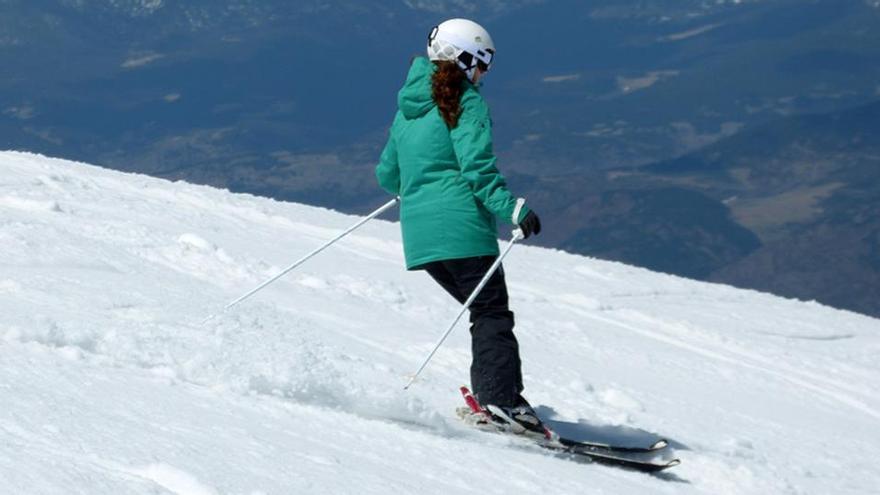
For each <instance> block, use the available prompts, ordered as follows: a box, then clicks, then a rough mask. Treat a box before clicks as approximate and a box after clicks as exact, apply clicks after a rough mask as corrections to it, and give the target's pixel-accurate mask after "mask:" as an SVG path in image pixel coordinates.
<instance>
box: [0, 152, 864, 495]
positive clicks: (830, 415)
mask: <svg viewBox="0 0 880 495" xmlns="http://www.w3.org/2000/svg"><path fill="white" fill-rule="evenodd" d="M0 172H2V173H0V252H2V253H3V256H2V258H0V397H3V401H2V406H0V493H65V494H66V493H90V494H92V493H95V494H100V493H108V494H116V493H173V494H226V493H245V494H251V495H262V494H274V493H317V492H321V493H388V492H389V491H395V492H402V493H413V492H420V493H424V494H431V493H504V494H509V493H511V492H521V493H537V492H538V491H541V492H546V493H577V494H584V493H707V494H728V493H729V494H738V493H748V494H752V493H759V494H762V493H767V494H777V493H785V494H805V493H846V494H849V493H852V494H862V493H875V489H876V486H880V473H878V472H877V470H876V468H875V467H874V466H873V462H872V460H873V458H874V457H875V456H876V455H877V454H878V450H880V447H878V445H880V433H878V432H880V421H878V419H880V412H878V411H880V385H878V384H880V369H878V368H880V365H878V362H877V360H876V356H877V355H878V351H880V322H878V320H875V319H871V318H868V317H864V316H860V315H856V314H853V313H848V312H845V311H837V310H833V309H830V308H826V307H823V306H821V305H818V304H815V303H803V302H798V301H789V300H784V299H780V298H776V297H772V296H769V295H765V294H760V293H756V292H753V291H743V290H737V289H733V288H730V287H725V286H720V285H713V284H706V283H700V282H693V281H689V280H685V279H681V278H677V277H672V276H668V275H662V274H655V273H651V272H649V271H647V270H642V269H639V268H635V267H629V266H626V265H622V264H619V263H611V262H604V261H599V260H592V259H588V258H584V257H580V256H573V255H569V254H565V253H562V252H559V251H554V250H547V249H538V248H532V247H528V246H517V247H515V248H514V250H513V252H512V253H511V256H510V258H509V259H508V260H507V261H506V262H505V270H506V271H507V273H508V282H509V284H510V292H511V301H512V306H513V310H514V311H515V312H516V314H517V328H518V329H517V335H518V338H519V341H520V346H521V351H522V353H523V362H524V373H525V376H524V378H525V382H526V387H527V390H526V395H527V396H528V397H529V398H530V400H531V401H532V402H533V403H534V404H536V405H539V406H540V408H539V409H540V410H541V411H543V412H544V413H546V414H547V415H548V416H550V417H552V418H553V419H554V420H555V421H557V422H560V423H559V424H560V425H566V428H569V429H571V430H572V431H575V432H578V431H580V432H589V434H592V435H605V436H607V437H609V438H612V439H613V438H615V437H616V438H621V439H622V438H624V437H627V436H628V437H632V436H633V435H635V436H636V437H645V438H648V437H650V433H649V432H659V433H661V434H663V435H666V436H668V438H669V439H670V440H671V442H672V444H673V446H675V447H677V448H678V452H677V455H678V456H680V457H681V458H682V460H683V464H682V465H681V466H679V467H677V468H675V469H673V470H671V471H669V472H668V474H664V475H661V476H647V475H642V474H638V473H631V472H626V471H621V470H615V469H610V468H606V467H601V466H591V465H584V464H578V463H574V462H570V461H565V460H560V459H557V458H554V457H553V456H550V455H547V454H544V453H541V452H537V451H536V450H535V449H532V448H520V447H517V446H516V442H515V441H512V440H510V439H507V438H504V437H501V436H494V435H488V434H484V433H480V432H475V431H472V430H470V429H468V428H466V427H464V426H463V425H461V424H460V423H459V422H458V421H457V419H455V415H454V408H455V407H458V406H460V405H461V404H460V402H461V401H460V399H459V397H458V394H457V387H458V385H461V384H464V383H466V381H467V376H468V366H469V364H470V348H469V340H468V332H467V325H466V324H465V323H462V324H460V325H459V327H458V328H457V329H456V331H455V332H454V333H453V334H452V336H451V337H450V339H449V340H448V341H447V343H446V344H445V345H444V347H443V348H442V349H441V350H440V352H438V353H437V355H436V356H435V358H434V360H433V361H432V362H431V364H430V365H429V367H428V368H427V369H426V370H425V372H424V375H423V377H422V378H421V379H420V380H419V381H418V382H417V383H416V385H415V386H414V387H413V388H412V389H411V390H410V391H409V392H404V391H403V390H402V387H403V385H404V384H405V383H406V379H407V376H408V374H410V373H412V372H413V371H414V370H415V368H416V367H417V366H418V364H419V363H420V361H421V360H422V359H423V358H424V356H425V355H426V354H427V353H428V351H429V350H430V348H431V347H432V346H433V345H434V343H435V342H436V339H437V337H439V333H440V332H442V331H443V330H444V328H445V325H447V324H448V323H449V322H450V321H451V319H452V318H453V317H454V315H455V313H456V311H457V308H456V307H455V305H454V304H453V302H452V301H451V299H450V298H448V296H446V295H445V294H444V293H443V292H442V290H440V289H438V288H437V287H436V286H435V285H434V284H433V282H431V281H430V279H429V278H428V277H426V276H424V274H421V273H408V272H406V271H405V270H404V269H403V259H402V252H401V245H400V240H399V232H398V226H397V225H396V224H390V223H388V222H382V221H374V222H370V223H368V224H367V225H365V226H364V227H363V228H362V229H361V230H358V231H357V232H355V233H354V234H352V235H351V236H349V237H347V238H345V239H343V240H342V241H340V242H339V243H338V245H335V246H333V247H332V248H330V249H328V250H327V251H325V252H323V253H321V254H319V255H318V256H316V257H315V258H314V259H313V260H310V261H309V262H307V263H306V264H305V265H303V266H301V267H300V268H298V269H297V270H295V271H294V272H291V273H290V274H288V275H287V276H285V277H284V278H282V279H281V280H279V281H277V282H276V283H275V284H273V285H272V286H270V287H269V288H267V289H265V290H264V291H263V292H260V293H258V294H257V295H255V296H254V297H252V298H251V299H249V300H248V301H245V302H243V303H241V304H240V305H239V306H237V307H235V308H233V309H232V310H229V311H226V312H222V311H220V310H221V309H222V307H223V306H224V305H225V304H226V303H228V302H229V301H230V300H232V299H234V298H235V297H237V296H239V295H241V294H242V293H244V292H245V291H247V290H249V289H251V288H253V287H254V286H256V285H257V284H259V283H260V282H262V281H263V280H265V279H267V278H269V277H271V276H273V275H274V274H276V273H278V272H279V271H280V270H282V269H283V268H284V267H285V266H286V265H287V263H290V262H291V261H293V260H294V259H296V258H298V257H299V256H301V255H302V254H304V253H306V252H308V251H310V250H311V249H314V248H315V247H316V246H318V245H320V244H321V243H323V242H325V241H326V240H328V239H330V238H332V237H334V236H335V235H337V234H338V233H339V232H340V231H341V230H343V229H345V228H346V227H348V226H350V225H351V224H353V223H354V222H355V221H356V220H357V219H356V218H355V217H349V216H344V215H340V214H337V213H334V212H331V211H328V210H324V209H320V208H311V207H307V206H302V205H295V204H289V203H282V202H278V201H273V200H269V199H265V198H257V197H253V196H249V195H232V194H229V193H227V192H225V191H219V190H215V189H211V188H208V187H200V186H192V185H188V184H185V183H170V182H167V181H162V180H158V179H153V178H149V177H144V176H139V175H132V174H122V173H118V172H112V171H107V170H103V169H100V168H96V167H91V166H88V165H84V164H76V163H73V162H67V161H63V160H54V159H47V158H44V157H40V156H37V155H30V154H24V153H12V152H5V153H0ZM211 314H217V317H216V318H215V319H213V320H211V321H209V322H208V323H206V324H204V325H203V324H201V321H202V320H203V319H204V318H205V317H207V316H209V315H211ZM641 429H643V430H647V432H648V433H646V432H645V431H642V430H641ZM819 452H821V453H822V455H818V454H817V453H819Z"/></svg>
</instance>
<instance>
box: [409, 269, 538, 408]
mask: <svg viewBox="0 0 880 495" xmlns="http://www.w3.org/2000/svg"><path fill="white" fill-rule="evenodd" d="M495 258H496V257H495V256H478V257H473V258H462V259H454V260H443V261H434V262H431V263H428V264H426V265H424V266H423V268H424V269H425V270H426V271H427V272H428V274H429V275H431V277H432V278H433V279H434V280H436V281H437V282H438V283H439V284H440V285H441V286H442V287H443V288H444V289H445V290H446V292H448V293H449V294H450V295H451V296H452V297H454V298H455V300H456V301H458V302H459V303H461V304H464V302H465V301H466V300H467V298H468V297H470V295H471V293H472V292H473V291H474V289H476V287H477V285H478V284H479V283H480V280H482V279H483V276H484V275H486V272H487V271H488V270H489V267H490V266H491V265H492V263H494V262H495ZM470 313H471V314H470V321H471V352H472V356H473V361H472V362H471V387H473V392H474V393H475V394H476V396H477V400H479V401H480V403H482V404H495V405H499V406H513V405H515V404H517V403H518V402H519V397H520V393H521V392H522V390H523V385H522V371H521V363H520V358H519V345H518V344H517V341H516V337H515V336H514V335H513V313H512V312H511V311H510V310H509V309H508V305H507V284H505V282H504V271H503V269H502V267H500V266H499V267H498V270H496V271H495V273H494V274H493V275H492V277H490V278H489V281H488V283H487V284H486V286H485V287H483V290H482V291H480V294H479V295H478V296H477V298H476V299H474V302H473V303H472V304H471V307H470Z"/></svg>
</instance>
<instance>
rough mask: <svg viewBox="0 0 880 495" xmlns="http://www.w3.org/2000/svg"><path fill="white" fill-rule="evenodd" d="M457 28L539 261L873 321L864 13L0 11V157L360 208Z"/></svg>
mask: <svg viewBox="0 0 880 495" xmlns="http://www.w3.org/2000/svg"><path fill="white" fill-rule="evenodd" d="M455 15H463V16H469V17H473V18H476V19H478V20H480V21H481V22H483V23H484V24H485V25H486V26H487V27H488V28H489V30H490V32H492V34H493V37H494V38H495V41H496V44H497V45H498V50H499V51H498V53H499V56H498V60H497V62H496V64H495V67H493V69H492V72H491V73H490V74H489V76H488V77H487V78H486V80H485V84H484V86H483V88H482V92H483V94H484V96H485V97H486V99H487V101H488V102H489V104H490V106H491V108H492V112H493V117H494V132H495V138H496V140H495V145H496V151H497V153H498V155H499V158H500V161H499V166H500V168H501V170H502V171H503V172H504V173H505V175H507V177H508V179H509V182H510V185H511V188H512V189H513V190H514V192H515V193H517V194H521V195H525V196H527V197H528V199H529V203H530V204H531V205H532V206H533V207H534V208H535V209H536V211H538V212H539V213H540V214H541V216H542V220H543V221H544V223H545V225H546V228H545V231H544V233H543V234H542V236H540V237H538V238H536V239H535V241H534V242H537V243H538V244H541V245H545V246H551V247H557V248H562V249H565V250H569V251H573V252H576V253H582V254H589V255H592V256H599V257H603V258H607V259H613V260H621V261H626V262H628V263H633V264H638V265H642V266H645V267H649V268H652V269H655V270H661V271H666V272H670V273H676V274H680V275H683V276H688V277H694V278H700V279H704V280H712V281H721V282H727V283H734V284H736V285H739V286H743V287H751V288H756V289H760V290H769V291H772V292H775V293H778V294H782V295H786V296H789V297H798V298H802V299H816V300H819V301H822V302H827V303H829V304H834V305H836V306H838V307H841V308H848V309H853V310H856V311H861V312H865V313H868V314H873V315H878V314H880V306H878V304H877V302H876V301H878V300H880V299H878V297H877V291H878V290H880V289H878V287H880V268H878V267H880V248H878V236H880V230H878V225H877V222H876V220H875V219H876V218H877V208H878V206H877V205H878V201H877V199H878V198H877V189H876V188H875V187H873V184H876V183H878V179H880V177H878V174H880V169H878V167H877V163H876V162H877V154H876V146H875V144H874V141H876V139H875V138H872V136H875V135H876V127H877V122H878V121H877V118H876V117H877V115H876V113H877V105H878V103H877V102H878V101H880V83H878V81H880V29H878V28H880V8H878V5H877V2H876V1H874V0H808V1H802V0H760V1H758V0H755V1H745V0H743V1H703V0H686V1H682V0H638V1H637V0H628V1H610V0H593V1H572V0H558V1H554V0H545V1H542V0H522V1H516V2H500V1H494V2H483V3H480V4H475V3H471V2H464V1H458V0H447V1H436V2H432V1H426V0H408V1H401V2H393V1H366V2H349V1H338V2H323V1H317V0H315V1H306V2H295V3H293V2H281V1H262V2H257V1H245V0H219V1H207V0H197V1H190V2H167V1H162V0H130V1H123V0H106V1H96V2H85V1H82V0H55V1H52V0H41V1H37V2H29V1H24V0H3V1H0V63H2V64H3V66H4V67H7V68H9V69H8V70H7V71H6V73H5V74H4V77H3V78H2V79H0V147H3V148H10V149H26V150H32V151H37V152H42V153H47V154H52V155H60V156H64V157H67V158H73V159H79V160H84V161H89V162H92V163H98V164H101V165H105V166H110V167H113V168H117V169H120V170H125V171H138V172H144V173H148V174H151V175H155V176H159V177H165V178H171V179H184V180H187V181H191V182H198V183H205V184H211V185H215V186H221V187H226V188H229V189H231V190H234V191H241V192H250V193H255V194H261V195H266V196H271V197H275V198H278V199H285V200H296V201H303V202H308V203H312V204H316V205H322V206H328V207H333V208H337V209H342V210H344V211H349V212H366V211H369V210H370V209H372V207H374V206H375V205H378V204H381V202H382V199H383V192H382V191H381V190H379V189H378V187H377V186H376V185H375V182H374V179H373V171H372V168H373V165H374V164H375V162H376V159H377V156H378V152H379V150H380V149H381V146H382V144H383V143H384V139H385V136H386V133H387V127H388V125H389V123H390V120H391V117H392V116H393V112H394V109H395V94H396V90H397V88H398V87H399V86H400V84H401V82H402V79H403V77H404V75H405V72H406V67H407V63H408V61H409V60H410V59H411V57H412V56H413V55H418V54H420V53H422V51H423V43H424V38H425V33H426V32H427V31H428V29H429V28H430V26H432V25H434V24H436V23H437V22H439V21H441V20H443V19H444V18H447V17H450V16H455Z"/></svg>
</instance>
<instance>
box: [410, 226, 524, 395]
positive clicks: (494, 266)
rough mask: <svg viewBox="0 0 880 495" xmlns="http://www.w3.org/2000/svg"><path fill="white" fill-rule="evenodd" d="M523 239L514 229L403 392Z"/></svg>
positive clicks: (426, 364) (519, 231) (519, 232)
mask: <svg viewBox="0 0 880 495" xmlns="http://www.w3.org/2000/svg"><path fill="white" fill-rule="evenodd" d="M524 237H525V236H523V233H522V230H520V229H516V230H514V231H513V237H512V238H511V239H510V241H509V242H508V243H507V247H506V248H505V249H504V251H503V252H502V253H501V255H500V256H498V258H497V259H496V260H495V262H494V263H492V266H490V267H489V270H487V271H486V274H485V275H483V279H482V280H480V283H479V284H477V288H476V289H474V291H473V292H472V293H471V295H470V297H468V298H467V301H465V302H464V305H463V306H462V307H461V311H459V312H458V316H456V317H455V320H453V321H452V324H451V325H449V328H448V329H446V332H445V333H444V334H443V335H442V336H441V337H440V340H438V341H437V345H435V346H434V349H433V350H431V353H430V354H428V357H426V358H425V361H424V362H423V363H422V365H421V366H419V369H418V371H416V372H415V374H413V375H412V377H411V378H410V379H409V383H407V384H406V386H405V387H403V389H404V390H408V389H409V387H410V386H411V385H412V384H413V383H415V381H416V378H418V377H419V374H420V373H421V372H422V370H424V369H425V367H426V366H428V361H430V360H431V358H432V357H434V354H435V353H436V352H437V349H440V346H441V345H443V342H445V341H446V337H449V334H450V333H452V329H454V328H455V324H456V323H458V320H460V319H461V317H462V315H463V314H464V312H465V311H467V310H468V308H469V307H470V306H471V304H473V302H474V299H476V298H477V296H478V295H480V291H481V290H483V287H484V286H485V285H486V283H488V282H489V278H490V277H492V274H493V273H495V270H497V269H498V267H499V266H501V261H502V260H503V259H504V257H505V256H507V253H509V252H510V250H511V249H512V248H513V244H514V243H515V242H516V241H518V240H520V239H523V238H524Z"/></svg>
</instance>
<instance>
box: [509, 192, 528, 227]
mask: <svg viewBox="0 0 880 495" xmlns="http://www.w3.org/2000/svg"><path fill="white" fill-rule="evenodd" d="M528 212H529V209H528V208H527V207H526V198H517V199H516V206H514V208H513V214H512V215H511V216H510V221H511V222H512V223H513V224H514V225H519V223H520V222H521V221H522V219H523V218H525V216H526V215H527V214H528Z"/></svg>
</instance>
